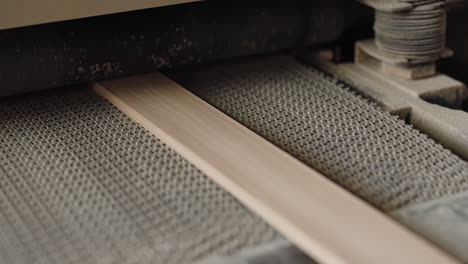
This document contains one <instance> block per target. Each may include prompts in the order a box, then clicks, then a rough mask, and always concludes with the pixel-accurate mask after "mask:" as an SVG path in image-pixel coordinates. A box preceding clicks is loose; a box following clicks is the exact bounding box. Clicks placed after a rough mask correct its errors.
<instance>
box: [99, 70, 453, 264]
mask: <svg viewBox="0 0 468 264" xmlns="http://www.w3.org/2000/svg"><path fill="white" fill-rule="evenodd" d="M95 91H96V92H97V93H99V94H100V95H102V96H103V97H105V98H106V99H107V100H109V101H110V102H111V103H113V104H114V105H115V106H117V107H118V108H119V109H120V110H121V111H123V112H124V113H126V114H127V115H128V116H130V117H131V118H133V119H134V120H135V121H136V122H138V123H140V124H141V125H142V126H144V127H145V128H146V129H147V130H149V131H150V132H151V133H153V134H154V135H156V137H158V138H160V139H161V140H162V141H164V142H165V143H166V144H167V145H169V146H170V147H172V148H173V149H174V150H176V151H177V152H178V153H180V154H181V155H182V156H184V157H185V158H186V159H188V160H189V161H190V162H191V163H192V164H194V165H195V166H196V167H198V168H199V169H200V170H201V171H203V172H204V173H205V174H206V175H208V176H209V177H210V178H211V179H213V180H214V181H215V182H217V183H218V184H220V185H221V186H222V187H223V188H225V189H226V190H228V191H229V192H230V193H232V194H233V195H234V196H236V197H237V198H238V199H239V200H240V201H241V202H243V203H244V204H245V205H247V206H248V207H250V208H251V209H252V210H254V211H255V212H256V213H258V214H259V215H260V216H262V217H263V218H264V219H265V220H266V221H268V222H269V223H270V224H271V225H273V226H274V227H275V228H276V229H278V230H279V231H280V232H281V233H283V234H284V235H285V236H286V237H288V238H289V239H290V240H291V241H293V242H294V243H295V244H296V245H298V246H299V247H301V248H302V249H303V250H304V251H305V252H307V253H309V254H310V255H311V256H312V257H313V258H315V259H316V260H318V261H320V262H321V263H333V264H335V263H357V264H363V263H372V264H375V263H424V264H429V263H437V264H442V263H456V261H455V260H453V259H452V258H451V257H450V256H448V255H446V254H445V253H443V252H442V251H440V250H439V249H436V248H435V247H434V246H432V244H429V243H428V242H426V241H425V240H422V239H421V238H419V237H418V236H416V235H415V234H413V233H412V232H410V231H408V230H407V229H405V228H403V227H402V226H400V225H399V224H397V223H396V222H394V221H393V220H392V219H390V218H388V217H387V216H386V215H384V214H382V213H381V212H379V211H377V210H376V209H374V208H373V207H371V206H370V205H368V204H366V203H364V202H363V201H361V200H360V199H358V198H356V197H355V196H353V195H352V194H350V193H348V192H347V191H346V190H344V189H342V188H341V187H339V186H338V185H336V184H334V183H333V182H331V181H330V180H328V179H327V178H325V177H324V176H323V175H321V174H320V173H318V172H316V171H315V170H313V169H311V168H309V167H307V166H306V165H304V164H303V163H301V162H299V161H298V160H296V159H294V158H293V157H292V156H290V155H289V154H288V153H286V152H284V151H282V150H280V149H279V148H277V147H276V146H274V145H273V144H271V143H270V142H268V141H266V140H264V139H263V138H261V137H260V136H258V135H257V134H255V133H253V132H252V131H250V130H248V129H247V128H246V127H244V126H242V125H241V124H239V123H237V122H236V121H234V120H232V119H231V118H229V117H228V116H226V115H224V114H223V113H221V112H220V111H218V110H217V109H215V108H214V107H212V106H210V105H209V104H207V103H206V102H204V101H202V100H201V99H199V98H198V97H196V96H194V95H193V94H191V93H190V92H188V91H187V90H185V89H183V88H182V87H180V86H178V85H177V84H175V83H174V82H172V81H171V80H169V79H167V78H166V77H164V76H163V75H161V74H158V73H154V74H148V75H142V76H136V77H130V78H125V79H120V80H113V81H105V82H101V83H99V84H96V85H95Z"/></svg>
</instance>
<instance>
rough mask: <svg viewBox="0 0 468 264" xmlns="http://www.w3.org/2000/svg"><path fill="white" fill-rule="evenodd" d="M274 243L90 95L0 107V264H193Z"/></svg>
mask: <svg viewBox="0 0 468 264" xmlns="http://www.w3.org/2000/svg"><path fill="white" fill-rule="evenodd" d="M278 238H280V235H278V233H276V231H274V230H273V229H272V228H271V227H270V226H269V225H267V224H266V223H264V222H263V221H262V220H260V219H259V218H258V217H257V216H256V215H255V214H253V213H251V212H250V211H248V210H247V209H246V208H245V207H244V206H243V205H241V204H240V203H239V202H238V201H237V200H236V199H234V198H233V197H232V196H231V195H229V194H228V193H227V192H226V191H224V190H223V189H221V188H220V187H218V186H217V185H216V184H214V183H213V182H212V181H211V180H209V179H208V178H207V177H206V176H205V175H203V174H202V173H201V172H200V171H199V170H197V169H196V168H195V167H193V166H192V165H191V164H189V163H188V162H187V161H186V160H185V159H183V158H182V157H181V156H179V155H178V154H177V153H175V152H174V151H172V150H171V149H170V148H168V147H167V146H165V145H164V144H163V143H161V142H160V141H159V140H158V139H156V138H155V137H153V136H151V135H150V134H149V133H148V132H147V131H146V130H144V129H143V128H141V127H140V126H139V125H137V124H135V123H133V122H132V121H130V120H129V119H128V118H127V117H126V116H125V115H123V114H122V113H121V112H119V111H118V110H117V109H116V108H114V107H113V106H112V105H111V104H110V103H107V102H106V101H105V100H104V99H101V98H99V97H97V96H96V95H93V94H91V93H89V92H87V91H79V90H66V91H64V92H60V93H52V94H49V93H46V92H44V93H42V94H40V95H37V94H36V95H31V96H27V97H21V98H17V99H9V100H8V101H6V100H3V101H1V102H0V263H13V264H16V263H19V264H23V263H28V264H29V263H47V264H51V263H59V264H64V263H103V264H105V263H164V264H166V263H191V262H192V261H197V260H201V259H204V258H205V257H208V256H212V255H223V254H231V253H236V252H238V251H240V250H242V249H246V248H250V247H254V246H257V245H259V244H262V243H266V242H271V241H273V240H276V239H278Z"/></svg>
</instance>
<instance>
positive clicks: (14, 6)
mask: <svg viewBox="0 0 468 264" xmlns="http://www.w3.org/2000/svg"><path fill="white" fill-rule="evenodd" d="M193 1H197V0H2V1H0V29H7V28H14V27H22V26H29V25H36V24H43V23H49V22H56V21H63V20H69V19H76V18H83V17H91V16H98V15H105V14H112V13H118V12H126V11H132V10H138V9H145V8H152V7H159V6H167V5H176V4H180V3H186V2H193Z"/></svg>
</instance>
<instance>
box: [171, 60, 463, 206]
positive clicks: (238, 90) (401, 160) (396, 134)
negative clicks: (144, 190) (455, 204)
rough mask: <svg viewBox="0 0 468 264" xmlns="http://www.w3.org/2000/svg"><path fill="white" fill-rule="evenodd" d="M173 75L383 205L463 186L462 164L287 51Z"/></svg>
mask: <svg viewBox="0 0 468 264" xmlns="http://www.w3.org/2000/svg"><path fill="white" fill-rule="evenodd" d="M170 75H171V76H172V77H173V79H174V80H176V81H178V82H179V83H181V84H182V86H183V87H185V88H187V89H189V90H191V91H192V92H193V93H195V94H196V95H198V96H200V97H201V98H203V99H205V100H206V101H208V102H209V103H211V104H212V105H214V106H215V107H217V108H219V109H220V110H221V111H223V112H225V113H226V114H227V115H229V116H231V117H232V118H234V119H236V120H238V121H239V122H240V123H242V124H244V125H245V126H247V127H248V128H250V129H251V130H253V131H255V132H256V133H258V134H259V135H262V136H263V137H265V138H266V139H268V140H270V141H271V142H273V143H274V144H276V145H278V146H279V147H280V148H282V149H284V150H286V151H288V152H290V153H291V154H292V155H294V156H295V157H297V158H299V159H300V160H302V161H303V162H305V163H306V164H308V165H310V166H312V167H314V168H316V169H318V170H320V171H321V172H323V173H324V174H325V175H327V176H328V177H330V178H331V179H332V180H334V181H335V182H337V183H339V184H340V185H342V186H344V187H345V188H346V189H348V190H350V191H352V192H353V193H355V194H357V195H359V196H360V197H362V198H364V199H365V200H367V201H368V202H370V203H372V204H373V205H375V206H377V207H378V208H380V209H382V210H392V209H397V208H401V207H404V206H407V205H410V204H413V203H417V202H423V201H427V200H432V199H436V198H439V197H444V196H448V195H451V194H456V193H459V192H462V191H465V190H468V163H467V162H465V161H463V160H461V159H460V158H459V157H458V156H456V155H454V154H452V153H451V152H450V151H448V150H447V149H445V148H443V147H442V146H441V145H439V144H436V143H435V142H434V141H433V140H431V139H430V138H428V137H427V136H426V135H424V134H422V133H420V132H419V131H418V130H416V129H413V128H412V127H411V126H409V125H407V124H405V123H404V121H402V120H399V119H397V118H396V117H394V116H391V115H390V114H388V113H385V112H383V111H382V110H380V109H379V108H378V107H377V106H375V105H373V104H372V103H371V102H369V101H367V100H365V99H363V98H361V97H359V96H357V95H356V94H355V93H353V92H351V91H350V90H349V89H348V88H346V87H345V86H344V85H341V84H339V83H338V81H337V80H335V79H332V78H329V77H327V76H325V75H324V74H323V73H321V72H319V71H317V70H315V69H313V68H309V67H305V66H303V65H301V64H299V63H298V62H296V61H295V60H294V59H293V58H292V57H287V56H272V57H260V58H258V59H253V60H247V61H238V62H234V63H229V64H225V65H219V64H217V65H214V66H211V67H210V66H208V67H204V68H190V69H187V70H179V71H175V72H172V73H170Z"/></svg>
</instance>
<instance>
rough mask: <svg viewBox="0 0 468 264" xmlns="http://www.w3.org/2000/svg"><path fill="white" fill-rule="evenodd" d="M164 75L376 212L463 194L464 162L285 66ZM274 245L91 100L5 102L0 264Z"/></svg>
mask: <svg viewBox="0 0 468 264" xmlns="http://www.w3.org/2000/svg"><path fill="white" fill-rule="evenodd" d="M171 76H172V77H173V78H174V79H176V80H178V81H179V82H180V83H182V84H183V85H184V87H187V88H189V89H191V90H192V91H193V92H194V93H195V94H197V95H199V96H200V97H202V98H204V99H205V100H207V101H208V102H210V103H211V104H213V105H215V106H216V107H218V108H219V109H221V110H222V111H224V112H225V113H227V114H228V115H230V116H232V117H233V118H234V119H236V120H238V121H240V122H241V123H243V124H244V125H246V126H247V127H249V128H250V129H252V130H253V131H255V132H257V133H258V134H260V135H262V136H263V137H265V138H267V139H268V140H270V141H272V142H273V143H275V144H276V145H278V146H279V147H281V148H283V149H285V150H286V151H288V152H290V153H291V154H293V155H294V156H296V157H297V158H299V159H301V160H302V161H303V162H305V163H306V164H308V165H310V166H312V167H314V168H317V169H319V170H320V171H322V172H323V173H324V174H326V175H327V176H328V177H330V178H331V179H332V180H334V181H336V182H337V183H339V184H341V185H342V186H344V187H345V188H347V189H349V190H350V191H352V192H354V193H356V194H357V195H359V196H360V197H362V198H364V199H365V200H367V201H369V202H370V203H372V204H374V205H375V206H377V207H378V208H380V209H382V210H385V211H390V210H393V209H401V208H406V207H408V206H410V205H414V204H417V203H419V202H424V201H429V200H434V199H438V198H441V197H447V196H450V195H452V194H456V193H461V192H463V191H466V190H468V182H467V179H468V163H467V162H465V161H463V160H461V159H460V158H458V157H457V156H456V155H454V154H452V153H451V152H450V151H448V150H446V149H444V148H443V147H442V146H440V145H438V144H436V143H435V142H434V141H433V140H431V139H429V138H428V137H427V136H425V135H423V134H421V133H420V132H418V131H417V130H415V129H413V128H411V127H410V126H408V125H406V124H405V123H404V122H403V121H401V120H398V119H397V118H396V117H392V116H390V115H389V114H387V113H385V112H383V111H381V110H380V109H379V108H378V107H376V106H375V105H373V104H372V103H370V102H369V101H367V100H365V99H363V98H361V97H359V96H357V95H356V94H354V93H353V92H351V91H350V90H349V89H347V88H346V87H345V86H343V85H341V84H339V83H338V82H337V81H336V80H334V79H331V78H329V77H326V76H325V75H324V74H323V73H321V72H318V71H317V70H314V69H311V68H308V67H304V66H303V65H301V64H299V63H297V62H296V61H295V60H294V59H293V58H290V57H287V56H271V57H259V58H256V59H250V60H242V61H237V62H232V63H227V64H218V65H214V66H207V67H202V68H187V69H186V70H177V72H172V73H171ZM239 166H242V164H239ZM285 177H287V175H286V176H285ZM278 188H281V186H278ZM304 206H305V207H306V205H304ZM280 239H282V238H281V236H280V235H279V234H278V233H277V232H276V231H275V230H273V229H272V228H271V227H270V226H269V225H267V224H266V223H264V222H263V221H262V220H260V219H259V218H258V217H257V216H256V215H255V214H252V213H251V212H249V211H248V210H247V209H246V208H245V207H243V206H242V205H241V204H240V203H239V202H238V201H237V200H235V199H234V198H233V197H232V196H230V195H229V194H228V193H226V192H225V191H224V190H222V189H221V188H219V187H218V186H217V185H216V184H214V183H213V182H211V181H210V180H209V179H207V178H206V177H205V176H204V175H203V174H202V173H201V172H200V171H198V170H197V169H195V168H194V167H193V166H192V165H190V164H189V163H188V162H187V161H186V160H185V159H183V158H182V157H180V156H179V155H178V154H176V153H175V152H174V151H172V150H171V149H170V148H168V147H167V146H165V145H164V144H163V143H161V142H160V141H159V140H157V139H156V138H155V137H153V136H151V135H150V134H149V133H148V132H147V131H145V130H144V129H143V128H141V127H140V126H139V125H137V124H135V123H133V122H132V121H130V120H129V119H128V118H127V117H125V116H124V115H123V114H122V113H121V112H119V111H118V110H117V109H115V108H114V107H113V106H111V105H110V104H109V103H107V102H106V101H105V100H103V99H100V98H99V97H97V96H96V95H93V94H91V93H89V92H84V91H82V90H75V89H65V90H63V91H60V92H42V93H40V94H33V95H30V96H21V97H17V98H13V99H12V98H8V99H3V100H2V101H0V262H2V263H3V262H5V263H191V262H192V261H203V260H204V259H206V258H207V257H210V256H214V255H231V254H236V253H238V252H240V251H242V250H245V249H249V248H253V247H256V246H259V245H262V244H265V243H270V242H275V241H278V240H280ZM240 256H242V255H240ZM215 259H217V258H215Z"/></svg>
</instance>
